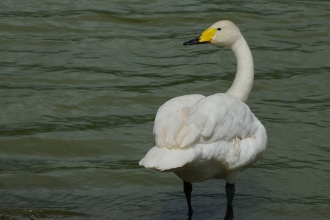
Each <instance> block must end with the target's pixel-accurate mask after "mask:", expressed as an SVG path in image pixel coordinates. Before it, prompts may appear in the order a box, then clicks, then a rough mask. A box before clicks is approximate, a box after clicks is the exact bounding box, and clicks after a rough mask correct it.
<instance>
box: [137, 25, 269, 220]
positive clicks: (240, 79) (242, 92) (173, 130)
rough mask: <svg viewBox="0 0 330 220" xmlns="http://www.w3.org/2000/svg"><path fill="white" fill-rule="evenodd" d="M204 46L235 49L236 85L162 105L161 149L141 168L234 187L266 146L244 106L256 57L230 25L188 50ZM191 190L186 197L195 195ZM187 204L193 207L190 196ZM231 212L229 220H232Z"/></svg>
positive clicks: (158, 131)
mask: <svg viewBox="0 0 330 220" xmlns="http://www.w3.org/2000/svg"><path fill="white" fill-rule="evenodd" d="M199 43H213V44H216V45H225V46H229V47H230V48H231V49H232V51H233V52H234V54H235V56H236V59H237V73H236V78H235V80H234V83H233V85H232V86H231V87H230V89H229V90H228V91H227V92H226V93H218V94H214V95H211V96H208V97H204V96H202V95H186V96H180V97H176V98H173V99H171V100H169V101H167V102H166V103H165V104H164V105H162V106H161V107H160V108H159V110H158V112H157V115H156V119H155V124H154V136H155V142H156V146H154V147H153V148H151V150H150V151H149V152H148V153H147V154H146V156H145V157H144V158H143V159H142V160H141V161H140V163H139V164H140V165H141V166H144V167H146V168H152V169H156V170H160V171H173V172H174V173H175V174H176V175H177V176H179V177H180V178H181V179H182V180H183V181H184V182H186V184H188V185H189V183H192V182H200V181H205V180H207V179H210V178H219V179H221V178H224V179H225V180H226V182H227V185H228V184H229V185H228V186H230V187H231V186H232V187H233V186H234V183H235V182H236V180H237V178H238V175H239V173H240V172H242V171H243V170H245V169H246V168H248V167H249V166H251V165H252V164H253V163H255V162H256V161H257V160H258V159H259V158H260V156H261V155H262V154H263V153H264V151H265V149H266V143H267V134H266V130H265V128H264V126H263V125H262V124H261V123H260V121H259V120H258V119H257V118H256V117H255V116H254V114H253V113H252V112H251V110H250V109H249V107H248V106H247V105H246V104H245V103H244V102H245V101H246V100H247V98H248V96H249V94H250V91H251V89H252V85H253V75H254V66H253V58H252V54H251V51H250V49H249V47H248V45H247V43H246V41H245V39H244V38H243V36H242V35H241V33H240V31H239V29H238V28H237V27H236V26H235V25H234V24H233V23H232V22H230V21H220V22H217V23H215V24H214V25H212V26H211V27H210V28H209V29H207V30H206V31H204V32H203V34H202V35H201V36H200V37H198V38H195V39H193V40H191V41H188V42H186V43H185V45H189V44H199ZM188 185H187V186H186V185H185V192H186V191H187V192H188V191H189V190H190V188H189V187H188ZM190 185H191V184H190ZM186 187H188V188H189V190H186ZM188 188H187V189H188ZM191 190H192V188H191ZM191 190H190V192H191ZM188 194H189V193H188ZM233 195H234V194H232V197H233ZM186 196H187V193H186ZM227 196H228V193H227ZM188 197H189V201H188ZM187 201H188V205H189V204H190V194H189V195H188V196H187ZM228 201H229V200H228ZM231 201H232V200H231ZM228 204H229V203H228ZM229 205H230V206H231V204H229ZM228 212H230V211H228V209H227V215H226V217H227V218H230V213H229V214H228ZM191 214H192V209H191V205H189V215H191ZM232 216H233V215H232Z"/></svg>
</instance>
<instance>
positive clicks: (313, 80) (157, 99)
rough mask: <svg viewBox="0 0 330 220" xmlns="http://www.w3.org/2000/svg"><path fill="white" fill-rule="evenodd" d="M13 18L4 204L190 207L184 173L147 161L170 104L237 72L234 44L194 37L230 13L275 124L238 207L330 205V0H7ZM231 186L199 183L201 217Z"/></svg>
mask: <svg viewBox="0 0 330 220" xmlns="http://www.w3.org/2000/svg"><path fill="white" fill-rule="evenodd" d="M0 18H1V19H0V35H1V38H0V49H1V50H0V54H1V59H0V62H1V72H0V89H1V93H0V104H1V108H0V122H1V123H0V138H1V139H0V214H2V215H5V216H7V217H8V218H10V219H25V218H27V217H30V218H62V217H73V218H74V219H93V218H94V219H99V218H108V219H185V218H186V212H187V210H186V203H185V198H184V194H183V192H182V182H181V181H180V179H178V178H177V177H176V176H175V175H174V174H172V173H160V172H156V171H153V170H147V169H144V168H142V167H139V166H138V161H139V160H140V159H141V158H142V157H143V156H144V154H145V153H146V152H147V151H148V149H149V148H151V147H152V146H153V142H154V141H153V137H152V126H153V120H154V117H155V114H156V111H157V109H158V107H159V106H160V105H161V104H163V103H164V102H165V101H166V100H168V99H171V98H173V97H176V96H179V95H184V94H191V93H199V94H203V95H211V94H214V93H218V92H225V91H226V89H228V88H229V86H230V85H231V83H232V80H233V78H234V74H233V73H235V68H236V61H235V59H234V56H233V55H232V54H231V52H230V50H229V49H226V48H216V47H213V46H211V45H199V46H194V47H193V46H191V47H183V46H182V43H183V42H184V41H186V40H189V39H191V38H193V37H195V36H197V35H198V34H200V33H201V31H203V30H204V29H206V28H207V27H209V26H210V25H211V24H212V23H214V22H215V21H218V20H222V19H227V20H232V21H234V22H235V23H236V24H237V25H238V26H239V28H240V29H241V32H242V33H243V35H244V37H245V38H246V40H247V42H248V44H249V45H250V47H251V50H252V53H253V56H254V61H255V68H256V70H255V83H254V88H253V92H252V94H251V96H250V98H249V100H248V105H249V106H250V108H251V110H252V111H253V112H254V113H255V115H256V116H257V117H258V118H259V119H260V121H261V122H262V123H263V124H264V125H265V127H266V129H267V133H268V138H269V141H268V148H267V151H266V153H265V155H264V156H263V157H262V158H261V159H260V160H259V161H258V162H257V163H256V164H255V165H254V166H253V167H251V168H250V169H248V170H247V171H245V172H244V173H242V174H241V176H240V179H239V181H238V182H237V183H236V195H235V199H234V208H235V216H236V219H328V217H329V216H330V188H329V182H330V175H329V174H330V173H329V172H330V165H329V162H330V147H329V141H330V138H329V126H330V108H329V107H330V104H329V103H330V102H329V101H330V93H329V82H330V75H329V72H330V62H329V55H330V46H329V45H330V37H329V33H330V2H329V1H320V0H319V1H253V3H251V1H226V2H224V3H219V2H218V1H187V0H182V1H160V0H136V1H122V0H121V1H103V0H99V1H86V0H85V1H82V0H81V1H56V0H44V1H42V2H40V1H33V0H32V1H18V0H12V1H4V0H3V1H0ZM224 186H225V183H224V181H219V180H210V181H207V182H203V183H198V184H194V191H193V198H192V199H193V207H194V211H195V214H194V217H193V219H221V218H222V217H223V216H224V214H225V206H226V198H225V190H224Z"/></svg>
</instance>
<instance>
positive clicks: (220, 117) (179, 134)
mask: <svg viewBox="0 0 330 220" xmlns="http://www.w3.org/2000/svg"><path fill="white" fill-rule="evenodd" d="M187 114H188V115H187V116H186V117H185V118H184V119H183V120H184V122H183V123H178V122H173V125H174V127H173V131H174V132H173V133H171V134H173V136H171V137H170V138H168V139H171V140H172V142H173V143H176V145H175V146H173V145H172V146H173V147H177V146H179V147H181V148H186V147H189V146H192V145H194V144H207V143H214V142H217V141H220V140H221V141H231V140H233V139H235V138H240V139H244V138H246V137H248V136H253V134H255V132H256V131H257V129H258V119H257V118H256V117H255V116H254V114H253V113H252V112H251V110H250V108H249V107H248V106H247V105H246V104H245V103H243V102H241V101H240V100H239V99H237V98H235V97H233V96H231V95H228V94H221V93H220V94H215V95H212V96H208V97H205V98H203V99H200V100H199V101H198V102H196V104H195V105H193V106H192V107H190V109H189V112H187ZM169 120H172V119H169ZM157 145H158V144H157ZM158 146H161V145H158Z"/></svg>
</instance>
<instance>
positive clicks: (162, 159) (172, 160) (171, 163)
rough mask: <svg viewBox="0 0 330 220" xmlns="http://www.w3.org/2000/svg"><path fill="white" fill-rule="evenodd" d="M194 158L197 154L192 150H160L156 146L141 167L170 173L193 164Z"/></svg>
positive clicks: (163, 148) (143, 160) (144, 159)
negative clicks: (190, 163)
mask: <svg viewBox="0 0 330 220" xmlns="http://www.w3.org/2000/svg"><path fill="white" fill-rule="evenodd" d="M194 157H195V153H194V150H193V149H192V148H185V149H182V148H167V147H162V148H160V147H157V146H155V147H153V148H151V149H150V150H149V151H148V153H147V154H146V155H145V157H144V158H143V159H142V160H141V161H140V162H139V165H140V166H144V167H145V168H150V169H156V170H159V171H169V170H172V169H175V168H179V167H182V166H183V165H185V164H187V163H189V162H191V161H192V160H193V159H194Z"/></svg>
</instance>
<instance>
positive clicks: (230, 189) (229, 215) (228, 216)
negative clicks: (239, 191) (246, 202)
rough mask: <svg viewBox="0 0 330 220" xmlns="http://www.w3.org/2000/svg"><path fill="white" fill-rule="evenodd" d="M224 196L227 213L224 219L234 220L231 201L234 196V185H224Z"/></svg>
mask: <svg viewBox="0 0 330 220" xmlns="http://www.w3.org/2000/svg"><path fill="white" fill-rule="evenodd" d="M226 195H227V212H226V216H225V219H226V220H232V219H234V210H233V199H234V195H235V184H230V183H226Z"/></svg>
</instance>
